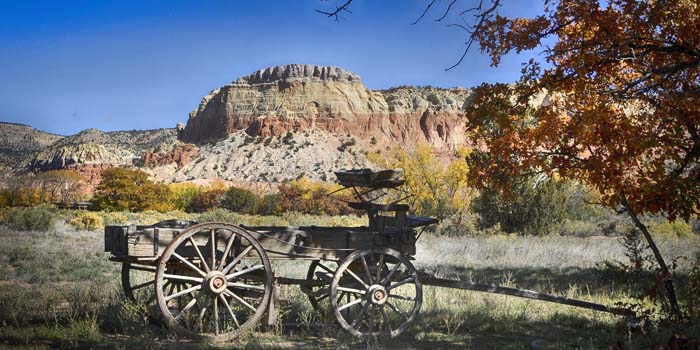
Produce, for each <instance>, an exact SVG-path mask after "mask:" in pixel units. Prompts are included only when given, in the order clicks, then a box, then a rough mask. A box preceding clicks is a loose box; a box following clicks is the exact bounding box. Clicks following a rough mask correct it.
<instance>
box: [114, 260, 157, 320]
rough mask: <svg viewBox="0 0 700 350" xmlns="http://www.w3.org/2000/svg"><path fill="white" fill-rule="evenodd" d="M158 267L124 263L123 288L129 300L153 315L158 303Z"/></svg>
mask: <svg viewBox="0 0 700 350" xmlns="http://www.w3.org/2000/svg"><path fill="white" fill-rule="evenodd" d="M155 282H156V267H155V266H153V265H148V264H141V263H131V262H124V263H122V290H123V291H124V296H125V297H126V299H127V300H129V301H130V302H132V303H134V304H135V305H137V306H138V307H140V308H143V309H144V311H146V313H147V314H148V315H149V316H150V317H153V316H154V315H155V313H156V311H157V310H156V309H157V308H158V306H157V304H156V302H155V301H156V290H155Z"/></svg>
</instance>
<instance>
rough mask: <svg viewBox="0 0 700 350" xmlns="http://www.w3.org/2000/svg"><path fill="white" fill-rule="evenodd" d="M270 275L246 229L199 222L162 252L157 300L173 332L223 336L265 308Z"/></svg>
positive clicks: (236, 331)
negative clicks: (168, 286)
mask: <svg viewBox="0 0 700 350" xmlns="http://www.w3.org/2000/svg"><path fill="white" fill-rule="evenodd" d="M272 278H273V273H272V267H271V266H270V261H269V259H268V258H267V254H266V253H265V250H264V249H263V247H262V246H261V245H260V243H258V241H257V240H256V239H255V238H254V237H253V236H252V235H251V234H250V233H249V232H248V231H246V230H243V229H241V228H239V227H237V226H234V225H229V224H225V223H205V224H199V225H195V226H192V227H190V228H188V229H186V230H185V231H182V232H181V233H180V234H179V235H178V236H177V237H176V238H175V239H174V240H173V241H172V242H171V243H170V244H169V245H168V247H167V248H166V249H165V251H164V252H163V255H162V256H161V259H160V262H159V264H158V269H157V270H156V284H155V289H156V299H157V301H158V306H159V308H160V311H161V313H162V314H163V319H164V321H165V322H166V324H167V325H168V326H169V327H170V328H171V329H174V330H175V331H176V332H178V333H180V334H188V335H191V336H193V337H195V338H201V339H206V340H210V341H227V340H231V339H233V338H235V337H237V336H239V335H240V334H242V333H243V332H244V331H246V330H247V329H250V328H251V327H252V326H253V325H255V323H256V322H257V321H258V320H259V319H260V318H261V317H262V315H263V314H264V313H265V311H266V307H267V305H268V303H269V302H270V293H271V290H272ZM168 283H170V285H171V286H173V288H170V289H168V288H167V285H168Z"/></svg>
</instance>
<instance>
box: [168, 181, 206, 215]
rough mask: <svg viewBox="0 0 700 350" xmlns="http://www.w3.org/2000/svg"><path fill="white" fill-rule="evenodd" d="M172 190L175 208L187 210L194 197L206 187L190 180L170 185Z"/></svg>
mask: <svg viewBox="0 0 700 350" xmlns="http://www.w3.org/2000/svg"><path fill="white" fill-rule="evenodd" d="M168 187H169V188H170V191H171V192H172V203H173V206H174V207H175V210H181V211H185V210H187V208H188V207H189V206H190V204H191V203H192V199H194V197H196V196H197V195H198V194H200V193H201V192H203V191H204V190H205V189H204V188H203V187H201V186H197V185H195V184H193V183H189V182H181V183H174V184H170V185H168Z"/></svg>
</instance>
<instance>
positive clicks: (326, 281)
mask: <svg viewBox="0 0 700 350" xmlns="http://www.w3.org/2000/svg"><path fill="white" fill-rule="evenodd" d="M337 268H338V264H337V263H336V262H334V261H324V260H314V261H312V262H311V265H309V270H308V271H307V272H306V281H308V282H311V283H312V285H310V286H304V287H302V291H303V292H304V293H305V294H306V295H307V296H308V297H309V302H310V303H311V306H312V307H313V308H314V310H317V311H318V310H320V309H321V308H322V303H323V302H324V301H325V300H327V299H328V296H329V295H330V284H331V280H333V274H334V273H335V270H336V269H337ZM315 284H320V285H315Z"/></svg>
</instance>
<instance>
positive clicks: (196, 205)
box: [187, 188, 226, 213]
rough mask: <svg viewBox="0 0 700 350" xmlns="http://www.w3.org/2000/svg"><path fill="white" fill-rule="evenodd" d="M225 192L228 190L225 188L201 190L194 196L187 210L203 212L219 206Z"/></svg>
mask: <svg viewBox="0 0 700 350" xmlns="http://www.w3.org/2000/svg"><path fill="white" fill-rule="evenodd" d="M224 193H226V190H225V189H223V188H216V189H211V190H208V191H203V192H200V193H198V194H197V195H196V196H194V197H193V198H192V200H191V201H190V205H189V206H188V207H187V211H188V212H190V213H202V212H205V211H209V210H213V209H216V208H219V207H220V206H221V199H222V197H223V195H224Z"/></svg>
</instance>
